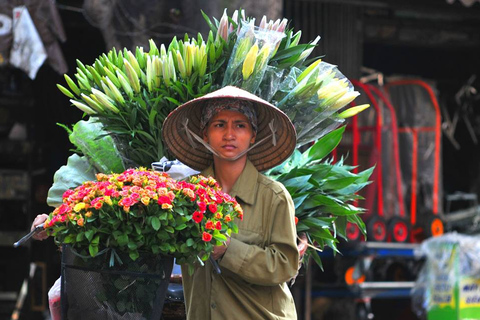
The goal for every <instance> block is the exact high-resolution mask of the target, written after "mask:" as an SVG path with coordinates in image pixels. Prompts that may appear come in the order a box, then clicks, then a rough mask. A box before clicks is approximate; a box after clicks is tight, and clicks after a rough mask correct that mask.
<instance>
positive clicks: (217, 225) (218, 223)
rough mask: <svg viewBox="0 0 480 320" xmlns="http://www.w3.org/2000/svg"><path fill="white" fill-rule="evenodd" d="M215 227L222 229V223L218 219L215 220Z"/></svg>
mask: <svg viewBox="0 0 480 320" xmlns="http://www.w3.org/2000/svg"><path fill="white" fill-rule="evenodd" d="M215 229H217V230H222V223H221V222H220V221H217V223H215Z"/></svg>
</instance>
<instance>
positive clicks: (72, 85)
mask: <svg viewBox="0 0 480 320" xmlns="http://www.w3.org/2000/svg"><path fill="white" fill-rule="evenodd" d="M63 77H64V78H65V81H67V85H68V87H69V88H70V89H71V90H72V91H73V93H75V94H76V95H77V96H78V95H80V89H79V88H78V87H77V85H76V84H75V82H74V81H73V80H72V78H70V77H69V76H67V75H66V74H65V75H63Z"/></svg>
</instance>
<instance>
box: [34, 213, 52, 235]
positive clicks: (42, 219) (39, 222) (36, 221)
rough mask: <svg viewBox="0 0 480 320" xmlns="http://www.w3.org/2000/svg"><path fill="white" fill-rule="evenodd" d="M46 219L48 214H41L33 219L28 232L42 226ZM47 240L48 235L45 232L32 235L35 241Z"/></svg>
mask: <svg viewBox="0 0 480 320" xmlns="http://www.w3.org/2000/svg"><path fill="white" fill-rule="evenodd" d="M47 218H48V214H45V213H42V214H39V215H37V216H36V217H35V219H34V220H33V223H32V227H31V228H30V230H33V229H35V228H36V227H37V226H39V225H42V224H43V223H44V222H45V221H46V220H47ZM47 238H48V234H47V232H46V231H41V232H38V233H36V234H34V235H33V239H35V240H45V239H47Z"/></svg>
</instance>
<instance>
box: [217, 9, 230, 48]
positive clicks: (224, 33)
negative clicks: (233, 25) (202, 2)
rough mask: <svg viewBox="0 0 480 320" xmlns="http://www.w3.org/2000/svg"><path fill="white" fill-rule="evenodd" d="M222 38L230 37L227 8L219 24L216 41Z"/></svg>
mask: <svg viewBox="0 0 480 320" xmlns="http://www.w3.org/2000/svg"><path fill="white" fill-rule="evenodd" d="M220 38H222V39H223V40H225V41H227V39H228V16H227V9H225V10H224V11H223V15H222V18H221V19H220V23H219V24H218V30H217V37H216V38H215V42H218V41H220Z"/></svg>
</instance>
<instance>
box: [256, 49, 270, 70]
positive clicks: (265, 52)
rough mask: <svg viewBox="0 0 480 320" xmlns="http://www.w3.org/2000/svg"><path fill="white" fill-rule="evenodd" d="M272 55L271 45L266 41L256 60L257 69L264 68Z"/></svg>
mask: <svg viewBox="0 0 480 320" xmlns="http://www.w3.org/2000/svg"><path fill="white" fill-rule="evenodd" d="M269 56H270V45H269V44H268V43H265V44H264V45H263V47H262V49H261V50H260V52H259V53H258V56H257V59H256V61H255V71H260V70H262V69H263V68H264V67H265V65H266V64H267V62H268V58H269Z"/></svg>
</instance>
